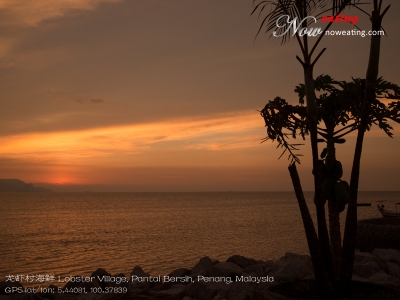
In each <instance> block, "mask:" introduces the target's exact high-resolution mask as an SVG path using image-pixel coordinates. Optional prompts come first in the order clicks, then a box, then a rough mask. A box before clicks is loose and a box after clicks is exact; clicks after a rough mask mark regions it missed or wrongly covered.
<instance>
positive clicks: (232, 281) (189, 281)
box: [0, 249, 400, 300]
mask: <svg viewBox="0 0 400 300" xmlns="http://www.w3.org/2000/svg"><path fill="white" fill-rule="evenodd" d="M313 278H314V276H313V268H312V264H311V259H310V257H309V256H308V255H299V254H294V253H287V254H286V255H285V256H283V257H282V258H281V259H279V260H278V261H276V262H273V261H272V260H269V261H261V260H254V259H251V258H246V257H243V256H240V255H234V256H231V257H230V258H229V259H228V260H227V261H225V262H219V261H213V260H212V259H210V258H209V257H203V258H201V259H200V261H199V262H198V263H197V264H196V265H195V266H194V267H193V268H192V269H187V268H180V269H177V270H174V271H173V272H171V273H170V274H168V275H165V276H164V275H156V276H152V275H150V274H148V273H146V272H145V271H143V270H142V268H141V267H140V266H135V267H134V268H133V270H132V272H131V274H130V276H129V277H126V276H125V274H115V275H111V274H109V273H108V272H107V271H106V270H104V269H97V270H96V271H95V272H93V273H92V274H91V275H90V276H87V277H86V276H73V277H66V278H63V280H64V282H66V283H65V285H64V286H63V287H57V286H55V285H50V286H46V287H45V284H44V283H43V282H38V286H37V287H26V288H25V287H24V286H23V285H22V284H21V283H20V282H19V281H17V280H15V278H14V279H13V278H12V277H8V278H7V279H6V280H5V281H2V282H0V295H1V296H0V300H3V299H4V300H6V299H10V300H11V299H21V300H22V299H26V300H28V299H32V300H33V299H35V300H41V299H50V300H64V299H65V300H68V299H82V300H91V299H96V300H97V299H99V300H103V299H104V300H106V299H121V300H122V299H137V300H145V299H146V300H155V299H170V300H212V299H213V300H222V299H230V300H246V299H251V300H253V299H254V300H261V299H271V300H274V299H276V300H285V299H291V298H288V297H285V296H282V295H280V294H278V293H276V292H273V291H272V290H273V289H271V288H272V287H274V286H277V285H279V284H282V283H285V282H290V281H293V280H298V279H300V280H307V279H310V280H312V279H313ZM43 280H44V279H43ZM353 280H355V281H359V282H365V283H373V284H377V285H380V286H385V287H389V288H393V289H396V290H400V251H399V250H394V249H375V250H374V251H372V253H368V252H356V255H355V264H354V276H353ZM39 286H40V287H39Z"/></svg>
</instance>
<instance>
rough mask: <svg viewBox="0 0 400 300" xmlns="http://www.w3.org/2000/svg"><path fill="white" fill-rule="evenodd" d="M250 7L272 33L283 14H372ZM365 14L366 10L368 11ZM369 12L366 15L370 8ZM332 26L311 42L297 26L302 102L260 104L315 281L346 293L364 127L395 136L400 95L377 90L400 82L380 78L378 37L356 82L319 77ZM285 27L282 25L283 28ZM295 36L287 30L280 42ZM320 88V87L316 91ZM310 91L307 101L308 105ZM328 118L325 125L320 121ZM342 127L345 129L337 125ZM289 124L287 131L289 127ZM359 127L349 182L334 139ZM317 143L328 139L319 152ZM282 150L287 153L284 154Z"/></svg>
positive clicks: (295, 3)
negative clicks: (307, 151) (307, 181)
mask: <svg viewBox="0 0 400 300" xmlns="http://www.w3.org/2000/svg"><path fill="white" fill-rule="evenodd" d="M253 3H254V5H255V6H254V9H253V12H252V14H255V13H258V16H259V17H260V16H264V17H263V18H262V21H261V25H260V28H259V31H258V33H257V35H258V34H259V33H260V32H261V30H262V29H265V31H266V32H270V31H272V30H274V29H276V22H277V20H278V18H279V17H281V16H282V15H288V16H290V19H291V20H292V19H293V18H297V19H298V24H299V23H300V21H301V20H303V19H304V18H306V17H307V16H314V17H317V18H318V17H321V16H322V15H324V14H331V15H333V16H337V15H339V14H340V13H341V12H342V11H343V10H344V9H345V8H346V7H348V6H351V7H355V8H357V9H359V10H360V11H362V12H364V13H366V12H365V11H364V10H363V9H362V8H361V7H360V6H359V5H358V4H359V1H351V0H333V1H332V0H331V1H323V0H321V1H318V0H277V1H258V2H257V4H256V1H253ZM389 7H390V6H388V7H386V8H385V9H384V10H383V11H382V0H379V1H378V0H373V12H372V15H369V16H370V20H371V23H372V30H381V23H382V19H383V17H384V15H385V14H386V12H387V10H388V9H389ZM366 14H367V13H366ZM367 15H368V14H367ZM310 24H311V23H310V21H308V23H307V22H303V23H302V24H301V28H302V29H304V30H307V28H308V26H309V25H310ZM332 24H333V23H328V25H327V26H326V27H325V29H324V30H323V32H322V34H320V35H319V37H318V38H317V41H316V42H315V43H314V44H313V45H310V43H309V40H308V37H307V34H305V35H303V36H300V34H299V31H297V32H296V33H295V39H296V40H297V42H298V44H299V46H300V49H301V53H302V58H300V57H299V56H296V59H297V60H298V61H299V62H300V63H301V65H302V67H303V73H304V84H302V85H300V86H298V87H296V92H297V93H298V95H299V99H300V105H299V106H291V105H289V104H288V103H287V102H286V101H285V100H284V99H281V98H279V97H278V98H275V99H274V100H273V101H270V102H269V103H268V104H267V105H266V107H265V108H264V109H263V110H262V112H261V114H262V116H263V118H264V120H265V122H266V126H267V130H268V131H267V132H268V136H267V138H266V140H268V139H271V140H276V141H277V142H278V147H282V148H283V149H284V151H283V153H282V155H283V154H284V153H285V152H286V151H287V152H288V153H289V157H290V159H291V163H290V165H289V173H290V176H291V178H292V183H293V187H294V190H295V193H296V197H297V200H298V203H299V208H300V212H301V215H302V219H303V225H304V228H305V231H306V238H307V242H308V246H309V251H310V255H311V259H312V263H313V267H314V273H315V279H316V284H317V288H318V290H319V294H320V296H321V298H327V297H328V295H330V296H331V297H334V298H340V297H341V295H343V294H347V293H349V292H350V288H351V277H352V271H353V264H354V252H355V240H356V230H357V192H358V181H359V168H360V159H361V152H362V144H363V138H364V132H365V130H367V129H369V128H370V127H371V126H372V124H378V126H379V127H380V128H382V129H383V130H384V131H385V132H386V133H387V134H388V135H389V136H391V135H392V133H391V129H392V128H391V127H390V125H389V124H388V123H387V119H391V120H393V121H396V122H399V121H400V120H399V108H400V105H399V101H397V102H392V103H391V104H390V105H389V106H388V107H386V106H385V105H384V104H383V103H382V102H380V101H379V99H378V98H377V97H376V96H383V97H386V98H392V99H399V95H400V93H399V87H398V86H397V85H394V84H392V83H389V82H386V81H383V80H382V79H378V66H379V50H380V38H381V37H380V36H379V35H376V36H372V37H371V46H370V56H369V63H368V70H367V75H366V79H365V80H362V79H354V80H353V81H352V82H337V81H334V80H333V79H332V78H330V77H329V76H326V75H325V76H320V77H318V78H317V79H316V80H314V77H313V68H314V65H315V63H316V62H317V61H318V59H319V58H320V57H321V55H322V54H323V52H324V51H325V50H326V48H323V49H322V50H321V51H320V52H319V54H318V55H316V56H315V58H314V56H313V55H314V54H315V50H316V49H317V46H318V45H319V43H320V41H321V39H322V37H323V36H324V33H325V31H326V30H328V29H329V27H330V26H332ZM282 30H283V29H282V28H280V29H278V30H276V32H277V33H278V34H280V33H282ZM288 38H289V35H288V34H285V35H283V36H282V43H285V42H286V41H287V40H288ZM316 91H317V92H320V94H319V96H318V97H317V96H316ZM304 98H305V99H306V105H304ZM322 123H323V124H322ZM337 126H339V127H340V128H337ZM284 129H286V130H289V134H288V133H285V132H284V131H283V130H284ZM355 130H357V131H358V135H357V143H356V147H355V154H354V160H353V166H352V172H351V179H350V186H349V185H348V184H347V183H345V182H343V181H341V177H342V165H341V163H340V162H338V161H337V160H336V156H335V144H337V143H344V142H345V140H344V139H343V136H345V135H346V134H348V133H350V132H352V131H355ZM298 135H300V136H301V137H302V138H304V137H305V135H310V140H311V149H312V162H313V175H314V189H315V196H314V203H315V205H316V211H317V228H318V229H317V231H316V230H315V227H314V224H313V221H312V219H311V216H310V213H309V210H308V207H307V204H306V202H305V199H304V195H303V192H302V187H301V183H300V178H299V175H298V173H297V168H296V163H299V162H300V158H299V156H300V155H299V154H297V152H295V151H296V150H298V146H299V144H292V143H290V142H289V141H288V137H289V136H291V137H293V138H296V137H297V136H298ZM318 142H323V143H325V148H324V150H323V151H322V153H321V158H320V154H319V151H318ZM282 155H281V156H282ZM326 200H328V211H329V229H330V237H329V235H328V228H327V223H326V216H325V208H324V206H325V203H326ZM347 202H348V203H349V205H348V206H349V207H348V210H347V217H346V226H345V235H344V239H343V250H342V246H341V241H340V224H339V213H340V212H341V211H343V209H344V205H346V203H347Z"/></svg>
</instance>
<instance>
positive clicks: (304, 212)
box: [288, 163, 332, 298]
mask: <svg viewBox="0 0 400 300" xmlns="http://www.w3.org/2000/svg"><path fill="white" fill-rule="evenodd" d="M288 169H289V173H290V177H291V179H292V183H293V188H294V191H295V193H296V198H297V202H298V203H299V209H300V213H301V218H302V220H303V226H304V230H305V232H306V238H307V244H308V249H309V251H310V255H311V261H312V264H313V267H314V275H315V281H316V283H317V288H318V291H319V295H320V296H321V298H325V297H326V294H327V292H328V290H331V289H332V287H330V284H329V276H328V274H327V273H326V271H325V268H324V265H323V258H322V253H321V248H320V245H319V241H318V237H317V233H316V232H315V227H314V223H313V220H312V218H311V215H310V211H309V210H308V206H307V203H306V201H305V198H304V194H303V189H302V187H301V183H300V177H299V174H298V173H297V168H296V164H295V163H293V164H291V165H289V168H288Z"/></svg>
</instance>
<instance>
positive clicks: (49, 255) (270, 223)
mask: <svg viewBox="0 0 400 300" xmlns="http://www.w3.org/2000/svg"><path fill="white" fill-rule="evenodd" d="M305 196H306V198H307V202H308V204H309V208H310V212H311V214H312V215H313V217H314V221H315V219H316V218H315V207H314V205H313V201H312V199H313V193H312V192H306V193H305ZM358 198H359V200H358V201H359V202H370V203H372V206H370V207H359V208H358V218H359V219H367V218H377V217H380V215H379V212H378V210H377V208H376V207H377V206H376V204H377V201H381V200H385V202H384V204H385V206H386V208H387V209H389V210H395V209H396V208H395V202H399V200H400V192H360V193H359V197H358ZM0 209H1V212H2V213H1V218H0V258H1V259H0V281H3V280H5V279H6V278H9V277H10V275H12V276H17V275H30V276H32V275H36V276H38V275H40V276H49V275H51V276H54V277H56V278H58V276H60V277H61V278H63V277H67V276H75V275H80V276H90V274H91V273H92V272H94V271H95V270H96V269H97V268H103V269H105V270H107V271H108V272H109V273H111V274H119V273H124V274H125V275H126V276H129V275H130V272H131V271H132V269H133V268H134V267H135V266H136V265H139V266H141V267H142V269H143V270H144V271H145V272H147V273H150V274H151V275H153V276H158V275H162V276H164V275H168V274H169V273H170V272H171V271H173V270H175V269H177V268H182V267H186V268H192V267H193V266H194V265H195V264H196V263H197V262H198V261H199V259H200V258H202V257H204V256H209V257H210V258H212V259H217V260H219V261H225V260H226V259H227V258H229V257H230V256H232V255H235V254H237V255H243V256H246V257H250V258H254V259H260V260H277V259H279V258H280V257H282V256H283V255H284V254H285V253H286V252H295V253H299V254H308V248H307V243H306V239H305V232H304V229H303V225H302V220H301V216H300V212H299V208H298V204H297V200H296V197H295V195H294V192H219V193H217V192H215V193H91V192H86V193H58V192H49V193H0ZM345 213H346V211H345V212H343V213H342V214H341V223H342V225H344V224H343V223H344V220H345ZM53 284H54V283H53ZM24 285H25V284H24ZM28 285H29V283H28ZM56 285H57V284H56Z"/></svg>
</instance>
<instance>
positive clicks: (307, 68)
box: [252, 0, 358, 291]
mask: <svg viewBox="0 0 400 300" xmlns="http://www.w3.org/2000/svg"><path fill="white" fill-rule="evenodd" d="M356 2H358V1H351V0H334V1H327V0H320V1H318V0H277V1H266V0H264V1H259V2H258V3H257V4H256V5H255V7H254V10H253V12H252V14H254V13H256V12H258V13H259V16H260V15H261V14H262V13H263V12H265V11H267V10H268V9H270V11H269V12H268V13H267V14H266V16H265V17H263V19H262V22H261V25H260V28H259V31H258V33H257V34H259V33H260V32H261V30H262V29H263V28H266V31H267V32H269V31H272V30H273V29H274V28H276V27H278V29H277V30H276V31H274V32H273V34H274V35H275V36H281V37H282V42H283V43H284V42H285V41H287V40H288V35H287V34H286V32H287V28H285V27H284V26H277V25H279V21H280V18H281V17H282V15H286V16H289V18H290V20H297V19H298V20H299V22H301V25H299V26H301V31H298V30H297V28H296V27H295V26H294V29H293V31H294V33H293V35H294V36H295V38H296V40H297V42H298V44H299V46H300V49H301V53H302V58H300V57H299V56H296V58H297V60H298V61H299V62H300V63H301V65H302V67H303V74H304V86H305V96H306V102H307V105H306V112H307V123H308V130H309V133H310V139H311V149H312V158H313V159H312V161H313V170H314V172H313V174H314V189H315V205H316V210H317V220H318V222H317V227H318V243H317V244H318V245H319V248H318V250H317V249H316V250H314V251H311V249H310V253H311V254H312V253H314V252H317V253H320V255H319V258H318V259H316V258H313V265H314V271H315V272H316V278H317V277H318V278H319V280H320V281H319V283H318V284H319V286H320V290H321V291H323V290H327V289H331V288H332V287H331V284H330V282H334V271H333V263H332V256H331V250H330V244H329V236H328V229H327V226H326V217H325V210H324V199H323V193H322V180H321V174H320V172H319V169H318V165H319V159H318V144H317V143H318V134H317V124H318V120H317V115H318V108H317V104H316V97H315V87H314V78H313V69H314V65H315V63H316V62H317V61H318V59H319V58H320V57H321V55H322V54H323V52H324V51H325V48H324V49H322V50H321V51H320V52H319V54H318V55H316V56H314V54H315V51H316V49H317V46H318V45H319V43H320V41H321V39H322V37H323V36H324V33H325V31H326V30H328V29H329V27H330V26H331V25H332V23H328V25H327V26H326V27H325V29H324V30H323V31H322V33H321V34H320V36H319V38H318V39H317V41H316V42H315V43H314V45H313V46H312V45H310V43H309V39H308V34H304V32H307V28H308V26H309V25H310V24H311V20H313V21H316V20H314V19H313V18H311V19H309V18H308V17H309V16H318V15H320V14H322V13H324V12H327V11H328V10H332V14H333V15H338V14H339V13H340V12H341V11H343V9H344V8H345V7H346V6H347V5H350V4H354V3H356ZM253 3H255V2H254V1H253ZM292 24H293V23H292ZM295 24H296V23H295ZM295 29H296V30H295ZM302 33H303V34H302ZM289 171H290V172H291V174H294V173H296V169H295V166H294V165H293V167H292V169H289ZM292 178H293V177H292ZM295 182H296V183H297V181H293V184H295ZM295 190H299V187H296V186H295ZM298 201H299V203H300V201H301V199H299V198H298ZM312 236H314V235H313V234H312ZM312 244H315V243H312ZM309 245H310V244H309ZM321 261H322V262H323V268H322V269H321V268H320V267H321ZM317 270H320V271H321V272H322V273H321V272H318V273H317ZM317 275H318V276H317Z"/></svg>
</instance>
